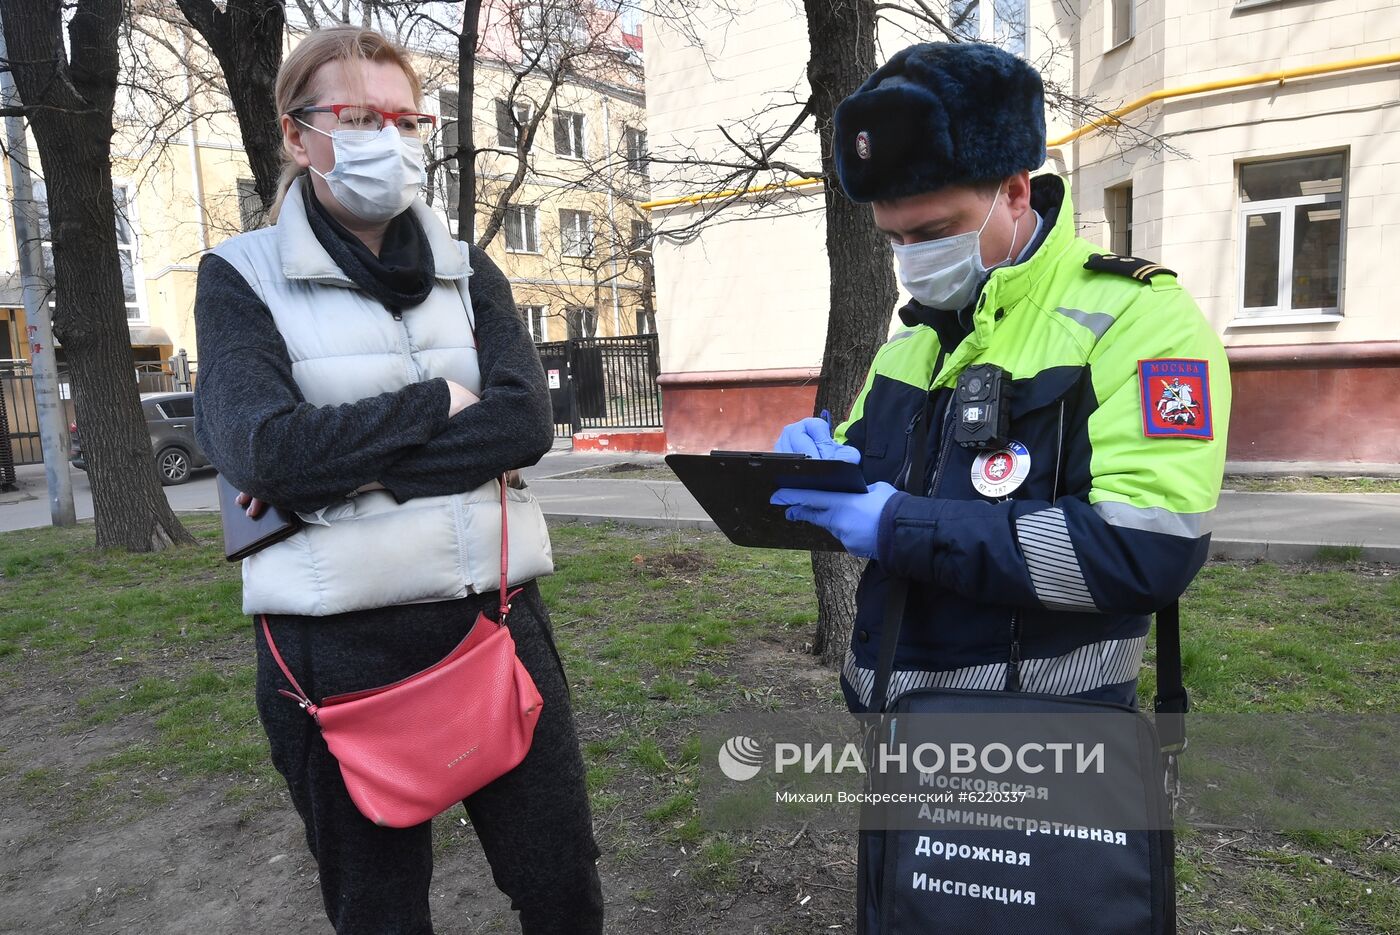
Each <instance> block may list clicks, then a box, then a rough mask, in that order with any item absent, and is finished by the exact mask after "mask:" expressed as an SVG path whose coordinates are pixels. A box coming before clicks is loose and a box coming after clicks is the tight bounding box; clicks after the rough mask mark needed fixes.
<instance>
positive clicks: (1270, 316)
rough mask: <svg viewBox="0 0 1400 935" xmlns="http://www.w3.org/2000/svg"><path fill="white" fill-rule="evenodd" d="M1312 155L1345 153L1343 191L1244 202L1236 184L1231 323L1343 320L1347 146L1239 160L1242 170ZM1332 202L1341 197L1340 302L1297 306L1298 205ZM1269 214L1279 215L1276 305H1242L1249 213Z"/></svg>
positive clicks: (1240, 169) (1339, 246)
mask: <svg viewBox="0 0 1400 935" xmlns="http://www.w3.org/2000/svg"><path fill="white" fill-rule="evenodd" d="M1309 155H1313V156H1332V155H1337V156H1341V157H1342V190H1341V192H1340V193H1337V194H1318V195H1298V196H1296V197H1293V198H1270V199H1267V200H1264V201H1244V200H1243V198H1244V190H1243V184H1242V182H1241V181H1239V180H1237V181H1236V183H1235V198H1236V199H1237V204H1238V206H1239V215H1240V217H1239V227H1238V231H1239V238H1238V244H1239V246H1238V250H1237V252H1236V257H1237V258H1238V263H1237V264H1236V265H1237V267H1238V270H1237V275H1236V280H1235V288H1236V293H1235V295H1236V298H1235V320H1234V321H1232V322H1231V323H1230V324H1231V325H1234V326H1239V325H1260V326H1263V325H1277V324H1305V323H1325V322H1334V321H1340V320H1341V318H1342V303H1343V302H1344V296H1343V291H1344V288H1343V287H1344V284H1345V283H1346V254H1347V175H1348V173H1349V172H1350V162H1349V160H1348V159H1347V158H1346V157H1347V154H1346V153H1345V152H1343V151H1340V150H1338V151H1333V152H1323V153H1302V154H1299V155H1296V156H1277V157H1274V158H1271V159H1261V160H1250V161H1249V162H1247V163H1241V164H1240V165H1239V171H1240V173H1241V174H1242V173H1243V171H1244V169H1245V168H1246V167H1247V166H1251V165H1260V164H1264V163H1269V162H1286V161H1288V160H1290V159H1303V158H1307V157H1308V156H1309ZM1329 201H1335V202H1338V211H1340V212H1341V216H1340V218H1339V220H1338V223H1339V224H1340V226H1341V234H1342V236H1341V243H1339V244H1338V245H1337V304H1336V306H1335V307H1332V308H1293V307H1292V306H1293V234H1294V230H1295V225H1294V221H1295V219H1296V211H1295V209H1296V208H1299V207H1304V206H1306V205H1320V204H1327V203H1328V202H1329ZM1267 214H1276V215H1278V217H1279V231H1278V238H1279V252H1278V287H1277V288H1278V291H1277V299H1278V304H1276V305H1273V306H1259V307H1257V308H1256V307H1250V308H1246V307H1245V304H1244V290H1245V250H1246V247H1247V239H1248V236H1249V219H1250V218H1251V217H1255V216H1259V215H1267Z"/></svg>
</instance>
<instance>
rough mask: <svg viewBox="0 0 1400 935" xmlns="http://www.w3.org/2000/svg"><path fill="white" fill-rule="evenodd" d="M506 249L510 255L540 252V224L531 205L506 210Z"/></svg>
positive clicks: (516, 206)
mask: <svg viewBox="0 0 1400 935" xmlns="http://www.w3.org/2000/svg"><path fill="white" fill-rule="evenodd" d="M506 249H507V250H509V251H510V252H511V253H539V252H540V222H539V217H538V215H537V213H536V211H535V208H534V206H533V205H511V206H510V207H508V208H506Z"/></svg>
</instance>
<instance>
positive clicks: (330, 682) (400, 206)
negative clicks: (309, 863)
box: [195, 27, 603, 935]
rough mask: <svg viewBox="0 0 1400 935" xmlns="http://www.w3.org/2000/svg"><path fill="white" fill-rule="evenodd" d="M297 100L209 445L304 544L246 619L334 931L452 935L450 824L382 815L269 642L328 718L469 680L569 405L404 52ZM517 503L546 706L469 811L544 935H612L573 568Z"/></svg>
mask: <svg viewBox="0 0 1400 935" xmlns="http://www.w3.org/2000/svg"><path fill="white" fill-rule="evenodd" d="M276 98H277V106H278V110H279V113H281V115H282V116H281V128H282V136H283V144H284V149H285V159H286V168H285V170H284V173H283V178H282V184H281V189H280V197H279V200H278V205H277V210H276V212H275V215H274V217H275V224H274V226H272V227H270V228H266V229H263V230H259V231H254V232H251V233H247V234H243V235H240V236H238V237H234V238H231V239H230V240H228V241H225V242H224V243H223V244H221V245H219V246H218V247H217V248H216V249H215V250H213V251H212V252H211V254H210V255H209V256H206V257H205V258H204V260H203V261H202V262H201V264H200V271H199V285H198V293H197V296H196V299H195V318H196V323H197V327H198V344H199V363H200V367H199V381H198V387H197V391H196V395H195V408H196V410H197V411H196V419H197V422H196V425H197V431H198V434H199V437H200V442H201V443H202V444H203V446H204V450H205V451H206V452H207V453H208V455H209V457H210V459H211V461H212V462H213V463H214V464H215V465H216V466H217V467H218V468H219V470H220V472H221V473H223V474H224V475H225V476H226V477H227V478H228V479H229V480H230V482H231V483H233V484H234V486H236V487H238V488H239V489H241V490H243V491H244V492H245V493H244V496H243V497H242V498H240V503H241V504H243V505H246V507H247V509H248V511H249V513H250V514H253V515H257V514H259V513H260V512H261V511H262V510H263V509H265V507H266V505H268V504H271V505H275V506H277V507H281V508H284V509H287V510H292V511H296V512H298V513H299V514H300V515H301V516H302V518H303V520H305V521H306V525H305V526H304V527H303V528H302V529H301V530H299V531H298V532H297V533H295V534H294V535H292V536H291V537H290V538H288V539H286V540H284V541H283V542H280V543H277V544H276V545H273V546H271V547H269V548H266V549H264V550H263V551H261V552H258V553H257V554H255V555H253V556H252V557H251V558H248V559H245V560H244V566H243V611H244V613H247V614H250V615H253V617H254V620H255V623H256V624H258V625H257V626H255V630H254V635H255V641H256V646H257V658H258V673H257V703H258V712H259V716H260V719H261V721H262V724H263V727H264V729H265V730H266V732H267V736H268V740H269V743H270V746H271V753H272V760H273V763H274V765H275V766H276V767H277V769H278V771H279V772H280V773H281V774H282V775H283V777H284V778H285V779H286V782H287V787H288V789H289V791H290V793H291V798H292V802H293V804H294V805H295V806H296V809H297V811H298V812H299V813H300V815H301V818H302V821H303V822H304V824H305V830H306V839H307V843H308V845H309V846H310V848H311V851H312V854H313V855H314V856H315V858H316V861H317V863H318V866H319V870H320V883H321V891H322V896H323V899H324V902H325V908H326V912H327V915H328V916H329V918H330V920H331V922H332V924H333V925H334V927H335V930H336V932H338V933H341V935H345V933H360V932H364V933H371V932H372V933H376V935H383V933H389V932H394V933H415V935H416V933H430V932H431V931H432V923H431V921H430V918H429V910H428V886H429V881H430V879H431V876H432V836H431V823H430V822H424V823H422V824H420V825H417V826H415V827H411V828H406V829H396V828H389V827H381V826H379V825H376V824H374V823H373V822H371V821H370V820H369V819H367V818H365V817H364V816H363V815H362V814H361V813H360V812H359V810H358V809H357V808H356V806H355V804H354V802H353V801H352V800H351V799H350V797H349V795H348V793H347V791H346V787H345V784H344V781H343V779H342V776H341V773H340V771H339V767H338V764H337V762H336V760H335V758H334V757H333V756H332V755H331V754H330V752H329V750H328V749H327V747H326V743H325V741H324V739H323V738H322V736H321V734H320V732H319V730H318V728H317V725H316V723H315V722H313V720H312V719H311V718H309V717H308V716H307V715H306V713H305V712H304V711H302V710H301V708H299V707H298V706H297V705H296V704H294V703H290V702H289V701H288V700H287V699H286V698H284V697H282V696H281V695H279V693H278V692H279V690H284V689H287V688H289V685H288V684H287V682H286V679H285V678H284V676H283V674H282V672H281V671H280V669H279V667H278V666H277V664H276V662H275V661H274V659H273V658H272V654H271V651H270V649H269V646H268V644H267V641H266V640H265V639H264V637H263V636H262V631H261V627H260V623H261V620H262V619H264V618H265V619H266V621H267V623H268V626H269V628H270V631H271V633H272V634H273V637H274V639H275V642H276V646H277V648H278V650H279V651H280V653H281V655H282V657H283V660H284V661H285V663H286V665H287V667H288V668H289V670H290V671H292V672H294V673H296V677H297V678H298V680H299V681H300V683H301V687H302V688H303V689H304V690H305V692H306V694H307V695H309V696H310V697H312V698H313V699H320V698H322V697H326V696H331V695H335V694H338V693H342V692H350V691H356V690H359V689H364V688H371V687H376V686H382V685H387V684H390V683H393V682H395V681H397V680H399V679H402V678H404V677H406V676H409V675H412V674H413V673H416V672H419V671H421V670H423V669H425V668H427V667H428V666H430V665H432V664H433V663H435V662H437V661H439V660H440V659H442V658H443V657H445V656H446V655H447V654H448V653H449V652H450V651H451V650H452V649H453V648H454V647H455V646H456V645H457V644H458V643H459V642H460V641H461V640H462V639H463V637H464V636H465V635H466V634H467V632H468V631H469V630H470V629H471V627H472V624H473V622H474V621H475V620H476V618H477V615H478V612H479V611H482V610H486V609H489V608H494V607H495V604H496V601H497V597H498V594H497V593H496V592H497V590H498V585H497V584H495V583H493V581H492V574H491V573H492V572H494V571H495V570H496V566H494V565H493V566H492V567H491V568H490V570H489V571H487V570H484V569H485V566H486V565H488V564H490V563H488V562H485V561H484V557H487V556H491V555H493V552H494V551H495V550H498V549H499V548H500V541H501V540H500V532H501V530H500V516H501V501H500V498H499V490H500V488H499V487H498V486H497V485H496V484H495V483H494V482H493V480H492V479H493V478H495V477H498V476H500V475H502V474H503V473H505V472H509V471H513V470H514V469H517V468H520V467H523V466H525V465H529V464H533V463H535V462H536V461H538V460H539V458H540V457H541V456H542V455H543V454H544V452H546V451H547V450H548V449H549V446H550V443H551V436H552V425H551V423H552V416H551V412H550V403H549V394H548V389H547V386H546V384H545V380H544V375H543V372H542V370H541V367H540V363H539V358H538V356H537V355H536V353H535V350H534V347H533V344H532V343H531V340H530V338H529V335H528V334H527V332H526V330H525V327H524V324H523V323H522V322H521V320H520V319H519V317H518V316H517V314H516V310H515V305H514V301H513V300H512V298H511V293H510V288H509V284H508V282H507V280H506V279H505V277H504V276H503V275H502V274H501V272H500V270H499V269H497V267H496V266H495V265H494V264H493V263H492V262H491V260H490V259H489V258H488V257H487V256H486V254H485V253H483V252H481V251H480V250H478V249H477V248H476V247H470V248H468V247H467V245H466V244H460V243H458V242H457V241H455V240H454V239H453V238H452V237H451V235H450V234H449V232H448V231H447V229H446V228H445V227H444V226H443V224H442V223H441V222H440V221H439V220H438V219H437V217H436V216H435V215H434V214H433V213H432V211H431V210H429V209H428V208H427V207H426V206H425V205H424V203H423V202H422V200H420V199H419V198H418V193H419V190H420V188H421V186H422V185H423V182H424V169H423V165H424V162H423V145H424V136H423V134H424V133H426V132H429V131H430V130H431V127H432V124H433V122H434V118H432V117H431V116H427V115H424V114H421V113H420V111H421V110H422V107H421V103H422V89H421V87H420V85H419V80H418V76H417V74H416V73H415V71H414V69H413V67H412V65H411V63H410V62H409V61H408V59H407V56H406V54H405V53H404V52H403V50H401V49H399V48H397V47H395V46H394V45H393V44H392V43H390V42H389V41H387V40H386V39H384V38H383V37H382V36H380V35H378V34H377V33H375V32H372V31H369V30H362V29H355V28H352V27H340V28H334V29H327V30H321V31H318V32H313V33H311V34H309V35H308V36H307V37H306V38H304V39H303V40H302V41H301V42H300V44H299V45H298V46H297V47H296V48H295V49H294V50H293V51H292V53H291V54H290V55H289V56H288V57H287V59H286V61H285V63H284V64H283V66H282V69H281V72H280V73H279V75H278V79H277V88H276ZM492 491H495V493H494V494H493V493H492ZM507 493H508V494H509V496H510V500H511V504H512V505H511V512H510V516H511V518H512V523H511V525H510V552H511V562H510V569H509V570H510V573H511V584H512V586H518V587H522V588H523V593H521V594H520V595H519V596H518V597H516V598H515V599H514V602H513V609H512V612H511V614H510V617H509V628H510V631H511V634H512V636H513V637H514V639H515V643H516V651H517V654H518V655H519V657H520V660H521V662H522V663H523V664H524V665H525V668H526V670H527V671H528V672H529V673H530V676H531V678H532V679H533V680H534V682H535V685H536V687H537V688H538V689H539V692H540V695H541V696H542V698H543V702H544V704H543V709H542V713H541V715H540V719H539V721H538V723H537V725H536V727H535V731H534V737H533V742H532V744H531V745H530V749H529V752H528V754H527V755H526V756H525V759H524V760H523V761H522V762H521V763H520V765H519V766H517V767H516V768H515V769H513V770H511V771H510V772H508V773H506V774H505V775H503V776H501V777H500V778H499V779H497V780H495V781H494V782H492V783H490V784H488V785H487V786H485V787H484V788H482V789H481V790H480V791H478V792H475V793H473V794H472V795H471V796H469V797H468V798H467V799H466V800H465V802H464V804H465V806H466V810H467V813H468V815H469V816H470V818H471V821H472V824H473V825H474V826H475V829H476V833H477V837H478V838H479V839H480V841H481V843H482V847H483V849H484V850H485V853H486V857H487V859H488V860H489V862H490V864H491V870H492V876H493V877H494V879H495V882H496V884H497V886H499V887H500V889H501V890H502V891H503V892H505V893H506V894H507V895H508V896H509V897H510V898H511V902H512V907H513V908H515V909H516V910H518V911H519V913H520V925H521V930H522V931H523V932H525V933H530V935H534V933H564V932H568V933H580V932H601V931H602V910H603V907H602V895H601V890H600V886H599V881H598V874H597V870H596V866H595V860H596V858H597V857H598V848H597V845H596V844H595V842H594V839H593V834H592V825H591V821H590V817H589V812H588V799H587V794H586V791H585V787H584V770H583V762H582V758H581V756H580V753H579V746H578V740H577V737H576V734H575V730H574V724H573V717H572V714H571V711H570V705H569V697H568V690H567V686H566V682H565V679H564V673H563V668H562V665H561V663H560V661H559V657H558V653H557V651H556V650H555V648H554V644H553V638H552V635H551V633H550V624H549V618H548V615H547V614H546V611H545V608H544V605H543V603H542V602H541V599H540V594H539V590H538V588H537V587H536V586H535V584H534V582H533V580H530V579H532V578H533V576H534V575H538V574H545V573H548V572H549V570H550V569H551V567H552V566H551V563H550V555H549V544H548V534H547V532H546V531H545V529H544V526H543V521H542V518H541V517H540V516H539V514H538V507H537V506H535V505H534V503H533V499H532V498H530V497H529V496H528V494H527V493H526V492H524V491H523V490H508V491H507ZM517 510H518V511H519V513H518V514H517ZM532 511H533V512H532ZM266 921H269V922H270V921H271V920H266ZM255 927H259V926H255ZM261 927H262V928H266V927H267V925H266V924H264V925H262V926H261Z"/></svg>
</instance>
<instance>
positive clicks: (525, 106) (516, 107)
mask: <svg viewBox="0 0 1400 935" xmlns="http://www.w3.org/2000/svg"><path fill="white" fill-rule="evenodd" d="M500 104H505V105H507V106H508V107H510V108H511V110H512V111H513V112H514V113H515V119H516V121H517V122H518V123H519V124H520V126H518V127H511V130H512V131H514V134H515V139H513V140H512V141H510V142H509V143H506V142H502V140H501V130H502V129H503V128H502V127H501V126H500V121H499V120H497V123H496V145H497V146H519V145H520V134H521V133H524V132H525V125H526V124H528V123H529V122H530V118H531V117H532V116H533V115H534V108H532V107H531V106H530V103H529V102H528V101H520V100H517V101H511V100H508V99H506V98H503V97H498V98H496V99H495V102H494V103H493V104H492V105H491V106H492V108H493V109H494V110H495V112H496V116H497V117H499V116H500V107H499V106H498V105H500Z"/></svg>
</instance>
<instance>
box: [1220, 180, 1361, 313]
mask: <svg viewBox="0 0 1400 935" xmlns="http://www.w3.org/2000/svg"><path fill="white" fill-rule="evenodd" d="M1345 181H1346V156H1345V154H1343V153H1328V154H1324V155H1318V156H1301V157H1296V158H1292V159H1275V160H1271V161H1269V162H1255V163H1249V164H1246V165H1241V166H1240V223H1241V236H1240V314H1241V315H1242V316H1275V315H1340V314H1341V289H1342V254H1343V238H1344V236H1345V232H1346V225H1345V222H1344V218H1343V206H1344V204H1345V200H1346V199H1345V195H1344V191H1343V189H1344V185H1345Z"/></svg>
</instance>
